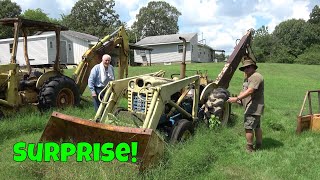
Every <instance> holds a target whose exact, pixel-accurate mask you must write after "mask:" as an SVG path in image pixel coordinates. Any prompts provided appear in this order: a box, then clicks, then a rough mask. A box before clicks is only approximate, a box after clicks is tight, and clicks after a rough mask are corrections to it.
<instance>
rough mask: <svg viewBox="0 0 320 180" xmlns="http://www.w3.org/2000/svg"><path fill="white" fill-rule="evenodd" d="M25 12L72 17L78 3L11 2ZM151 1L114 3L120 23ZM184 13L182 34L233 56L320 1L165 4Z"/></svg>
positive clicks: (173, 0) (181, 0) (184, 0)
mask: <svg viewBox="0 0 320 180" xmlns="http://www.w3.org/2000/svg"><path fill="white" fill-rule="evenodd" d="M12 1H14V2H16V3H17V4H19V5H20V6H21V8H22V11H23V12H24V11H25V10H27V9H37V8H41V9H42V10H43V12H45V13H47V14H48V16H49V17H51V18H60V17H61V16H60V15H61V14H65V15H67V14H70V11H71V9H72V7H73V6H74V4H75V3H76V2H77V0H50V1H47V0H12ZM148 2H150V0H115V7H114V9H115V11H116V13H118V14H119V16H120V20H121V21H123V22H126V23H127V25H128V27H130V26H131V25H132V24H133V22H134V21H135V17H136V14H138V13H139V10H140V8H141V7H146V6H147V4H148ZM165 2H167V3H169V4H170V5H172V6H174V7H176V8H177V9H178V11H180V12H181V14H182V15H181V16H180V17H179V20H178V25H179V33H198V40H199V41H200V40H202V39H204V41H203V42H205V43H206V44H207V45H209V46H210V47H212V48H213V49H219V50H225V51H226V54H231V53H232V51H233V48H234V46H235V43H236V39H240V38H241V37H242V36H243V35H244V34H245V33H246V31H247V30H248V29H251V28H253V29H258V28H260V27H261V26H262V25H265V26H268V28H269V32H272V31H273V30H274V28H275V27H276V26H277V25H278V24H279V23H280V22H282V21H285V20H288V19H292V18H295V19H304V20H308V19H309V14H310V13H311V11H312V8H313V7H314V6H315V5H320V0H165Z"/></svg>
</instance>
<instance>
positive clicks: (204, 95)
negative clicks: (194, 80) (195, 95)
mask: <svg viewBox="0 0 320 180" xmlns="http://www.w3.org/2000/svg"><path fill="white" fill-rule="evenodd" d="M217 87H218V85H217V84H216V83H215V82H212V83H210V84H208V85H207V86H206V87H205V88H204V89H203V91H202V93H201V95H200V102H201V103H202V104H203V103H205V101H206V99H208V96H209V94H210V93H211V92H212V91H213V90H214V89H216V88H217Z"/></svg>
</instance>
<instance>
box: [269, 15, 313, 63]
mask: <svg viewBox="0 0 320 180" xmlns="http://www.w3.org/2000/svg"><path fill="white" fill-rule="evenodd" d="M273 35H274V38H276V39H277V41H278V42H279V43H280V44H282V45H284V46H286V47H287V49H288V53H289V54H291V55H293V56H294V57H296V58H297V57H298V55H300V54H302V53H303V51H304V50H305V49H306V48H308V47H310V45H311V44H313V43H315V42H316V39H315V34H314V32H313V31H312V27H311V25H310V24H309V23H307V22H305V21H304V20H302V19H299V20H297V19H290V20H287V21H283V22H281V23H280V24H279V25H277V26H276V27H275V30H274V32H273Z"/></svg>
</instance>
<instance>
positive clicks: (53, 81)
mask: <svg viewBox="0 0 320 180" xmlns="http://www.w3.org/2000/svg"><path fill="white" fill-rule="evenodd" d="M38 100H39V105H38V107H39V109H40V110H47V109H50V108H52V107H58V108H63V107H67V106H78V105H79V104H80V93H79V89H78V87H77V85H76V84H75V82H74V80H72V79H71V78H69V77H66V76H55V77H51V78H49V80H47V81H46V82H45V83H44V84H43V86H42V87H41V89H40V92H39V96H38Z"/></svg>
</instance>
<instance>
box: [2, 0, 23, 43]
mask: <svg viewBox="0 0 320 180" xmlns="http://www.w3.org/2000/svg"><path fill="white" fill-rule="evenodd" d="M0 7H1V8H0V18H1V19H2V18H13V17H18V16H19V15H20V14H21V7H20V6H19V5H18V4H17V3H15V2H11V0H0ZM11 37H13V31H12V28H10V27H0V39H5V38H11Z"/></svg>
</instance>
